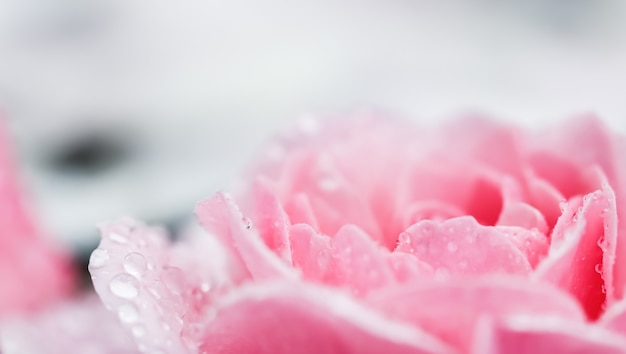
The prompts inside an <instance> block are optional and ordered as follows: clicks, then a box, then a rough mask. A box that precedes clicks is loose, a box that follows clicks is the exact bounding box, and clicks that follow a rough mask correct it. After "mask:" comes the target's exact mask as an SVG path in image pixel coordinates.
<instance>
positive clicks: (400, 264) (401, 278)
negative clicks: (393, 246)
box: [387, 252, 435, 283]
mask: <svg viewBox="0 0 626 354" xmlns="http://www.w3.org/2000/svg"><path fill="white" fill-rule="evenodd" d="M387 263H388V264H389V267H391V271H392V272H393V274H394V276H395V277H396V281H398V282H400V283H406V282H409V281H415V280H416V279H422V278H425V277H430V276H432V275H433V274H434V272H435V271H434V270H433V267H431V266H430V265H429V264H427V263H424V262H422V261H420V260H419V259H417V257H415V256H414V255H412V254H409V253H404V252H391V253H390V254H389V257H388V258H387Z"/></svg>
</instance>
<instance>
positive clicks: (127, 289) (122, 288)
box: [109, 273, 139, 299]
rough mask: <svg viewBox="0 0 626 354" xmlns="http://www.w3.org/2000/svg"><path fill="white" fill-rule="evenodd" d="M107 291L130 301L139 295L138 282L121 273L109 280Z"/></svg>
mask: <svg viewBox="0 0 626 354" xmlns="http://www.w3.org/2000/svg"><path fill="white" fill-rule="evenodd" d="M109 289H110V290H111V292H112V293H113V294H114V295H116V296H118V297H121V298H123V299H132V298H134V297H135V296H137V295H138V294H139V282H138V281H137V278H135V277H133V276H132V275H130V274H128V273H121V274H118V275H116V276H115V277H114V278H113V279H111V283H110V284H109Z"/></svg>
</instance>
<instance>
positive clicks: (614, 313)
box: [599, 299, 626, 336]
mask: <svg viewBox="0 0 626 354" xmlns="http://www.w3.org/2000/svg"><path fill="white" fill-rule="evenodd" d="M599 324H600V325H601V326H603V327H606V328H609V329H611V330H613V331H615V332H617V333H620V334H622V335H624V336H626V299H621V300H620V301H619V302H616V303H614V304H613V305H611V306H608V307H607V310H606V312H604V314H602V317H601V318H600V320H599Z"/></svg>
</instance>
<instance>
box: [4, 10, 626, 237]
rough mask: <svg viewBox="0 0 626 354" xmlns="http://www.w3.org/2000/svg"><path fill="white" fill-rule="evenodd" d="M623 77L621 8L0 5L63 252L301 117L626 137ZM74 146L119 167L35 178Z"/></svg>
mask: <svg viewBox="0 0 626 354" xmlns="http://www.w3.org/2000/svg"><path fill="white" fill-rule="evenodd" d="M624 63H626V3H624V2H622V1H619V0H595V1H591V0H576V1H574V0H571V1H565V0H532V1H522V0H467V1H460V0H458V1H455V0H447V1H423V0H422V1H420V0H415V1H409V0H361V1H356V0H319V1H309V2H294V1H287V0H267V1H264V2H258V1H253V0H231V1H213V0H212V1H199V0H198V1H192V0H181V1H178V2H171V1H164V0H152V1H148V0H135V1H122V0H108V1H106V0H94V1H91V2H83V1H78V0H47V1H46V0H4V1H2V2H0V107H3V110H4V112H5V114H6V115H7V116H8V118H9V119H10V123H11V127H12V130H13V132H14V133H15V137H16V140H17V142H18V144H19V145H18V147H19V152H20V158H21V160H20V161H21V163H22V167H23V169H24V174H25V176H26V182H27V184H28V187H29V188H30V190H31V193H30V194H31V196H32V197H33V200H34V201H35V207H36V210H37V211H38V214H39V215H40V217H41V218H42V220H43V222H44V224H45V225H47V226H48V227H49V228H50V229H51V230H53V232H54V234H56V235H58V237H60V238H61V239H63V240H66V241H67V242H70V243H73V244H90V243H91V242H93V241H94V238H93V235H94V231H93V230H94V224H95V223H97V222H98V221H100V220H103V219H107V218H111V217H115V216H118V215H121V214H127V213H130V214H133V215H135V216H137V217H141V218H148V219H154V220H168V219H171V218H173V217H177V216H179V215H180V214H184V213H190V212H191V210H192V207H193V204H194V203H195V202H196V201H198V200H199V199H201V198H203V197H206V196H208V195H209V194H211V193H212V192H214V191H215V190H217V189H221V188H225V187H227V186H228V181H229V180H230V178H231V177H232V176H233V175H234V174H235V173H236V171H237V169H238V168H239V166H241V165H242V164H243V163H244V162H245V160H246V158H249V157H250V156H251V154H252V153H253V151H254V149H255V148H256V147H258V146H259V144H261V143H262V142H263V141H264V140H265V139H267V137H268V136H269V135H270V134H271V132H272V131H274V130H275V129H276V128H278V127H280V126H282V125H284V124H286V122H288V121H289V120H290V119H292V118H294V117H296V116H298V115H300V114H302V113H306V112H315V111H321V112H324V111H342V110H349V109H353V108H356V107H363V106H374V107H381V108H384V109H388V110H391V111H396V112H399V113H401V114H405V115H407V116H410V117H414V118H415V119H423V120H424V119H425V120H437V119H443V118H445V117H449V116H450V115H453V114H456V113H460V112H463V111H465V110H469V109H471V110H476V109H478V110H480V111H483V112H488V113H490V114H493V115H497V116H500V117H502V119H508V120H512V121H516V122H519V123H520V124H524V125H529V126H538V125H542V124H548V123H550V122H554V121H555V120H557V119H562V118H565V117H567V116H569V115H571V114H575V113H580V112H596V113H598V114H599V115H601V116H602V117H604V118H605V119H606V120H607V121H608V122H609V124H611V125H612V126H613V127H614V128H615V129H617V130H619V131H621V132H626V120H625V119H624V116H625V115H626V100H624V99H623V96H624V93H625V92H626V65H624ZM120 132H122V134H120ZM89 134H104V135H107V136H108V135H111V136H115V137H119V136H121V138H120V139H121V140H120V141H121V142H120V144H121V145H124V146H125V147H126V148H127V150H128V151H126V152H125V153H124V154H125V155H124V156H125V157H123V158H120V159H119V161H118V160H116V161H115V162H114V163H112V165H111V166H110V167H107V168H106V169H104V170H103V171H99V172H98V173H92V174H88V175H85V174H80V173H79V174H76V173H65V172H63V171H62V170H59V169H54V168H51V167H50V163H49V161H47V160H49V159H50V152H51V151H55V149H57V148H59V147H61V148H62V147H63V146H66V145H67V146H71V145H72V144H73V141H77V140H81V136H85V135H89ZM88 138H89V137H88ZM115 141H117V140H115Z"/></svg>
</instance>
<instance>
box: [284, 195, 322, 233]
mask: <svg viewBox="0 0 626 354" xmlns="http://www.w3.org/2000/svg"><path fill="white" fill-rule="evenodd" d="M285 211H286V212H287V214H288V215H289V219H290V220H291V223H292V224H307V225H311V226H312V227H313V228H314V229H316V230H319V229H320V227H319V223H318V222H317V218H316V217H315V213H314V212H313V207H312V206H311V201H310V200H309V197H307V195H306V194H304V193H297V194H296V195H294V196H293V197H292V198H291V199H290V200H289V201H287V203H286V204H285Z"/></svg>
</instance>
